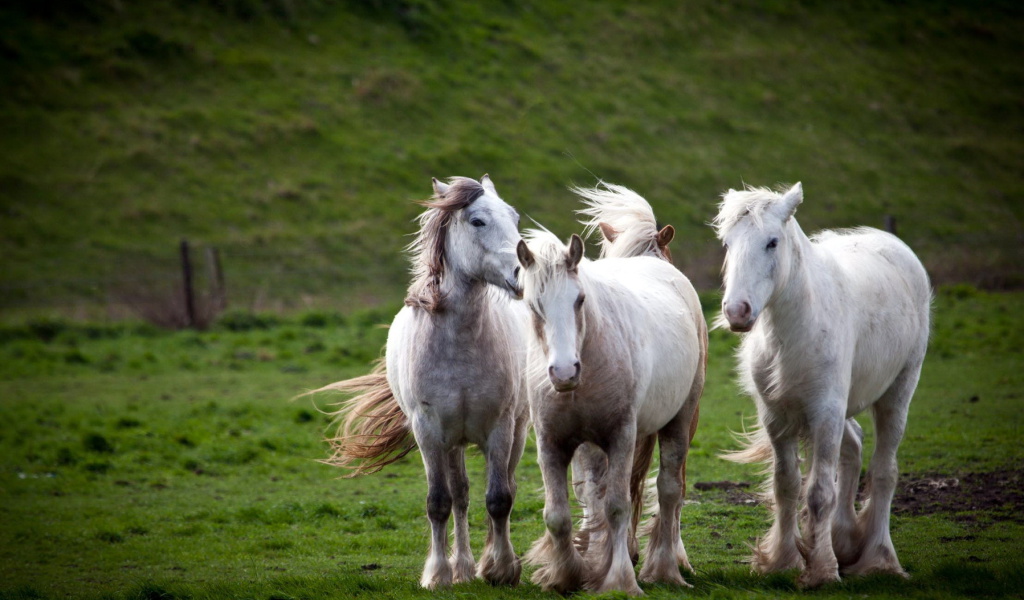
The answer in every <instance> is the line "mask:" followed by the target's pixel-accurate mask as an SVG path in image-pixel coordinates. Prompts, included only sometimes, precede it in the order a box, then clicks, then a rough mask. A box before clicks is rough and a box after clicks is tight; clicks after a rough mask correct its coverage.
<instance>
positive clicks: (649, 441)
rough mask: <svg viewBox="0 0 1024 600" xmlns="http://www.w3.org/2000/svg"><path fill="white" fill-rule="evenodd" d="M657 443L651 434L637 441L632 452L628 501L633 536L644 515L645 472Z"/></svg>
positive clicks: (652, 458)
mask: <svg viewBox="0 0 1024 600" xmlns="http://www.w3.org/2000/svg"><path fill="white" fill-rule="evenodd" d="M657 441H658V434H656V433H652V434H651V435H648V436H645V437H642V438H639V439H637V441H636V447H635V449H634V450H633V471H632V472H631V473H630V476H629V499H630V502H631V503H632V505H633V514H632V519H631V520H630V531H631V532H633V535H636V532H637V529H638V527H639V526H640V519H641V518H643V515H644V504H645V496H644V489H645V488H646V486H647V472H648V471H650V469H651V462H653V461H654V445H655V443H656V442H657Z"/></svg>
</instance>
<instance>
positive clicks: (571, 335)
mask: <svg viewBox="0 0 1024 600" xmlns="http://www.w3.org/2000/svg"><path fill="white" fill-rule="evenodd" d="M528 239H529V240H530V242H531V244H532V245H533V249H532V250H531V248H530V246H529V245H527V243H526V242H525V241H520V242H519V246H518V247H517V249H516V253H517V255H518V257H519V263H520V265H522V269H523V270H522V273H521V274H520V279H521V280H522V282H523V299H524V300H525V301H526V304H527V306H529V308H530V312H531V314H532V316H533V329H534V334H535V342H536V343H538V344H540V345H541V347H542V348H543V349H544V351H545V353H546V354H547V357H548V379H550V380H551V385H552V386H554V388H555V391H557V392H571V391H572V390H575V389H576V388H577V387H578V386H579V384H580V375H581V371H582V367H581V365H580V348H581V346H582V344H583V337H584V334H585V331H586V322H585V319H584V313H583V301H584V299H585V298H586V295H585V294H584V293H583V286H582V284H581V282H580V277H579V264H580V261H581V260H582V259H583V240H582V239H580V236H578V235H576V234H573V236H572V238H570V240H569V244H568V246H565V245H562V243H561V242H560V241H559V240H558V239H557V238H556V237H555V236H554V235H553V234H551V233H549V232H546V231H531V232H530V233H529V234H528Z"/></svg>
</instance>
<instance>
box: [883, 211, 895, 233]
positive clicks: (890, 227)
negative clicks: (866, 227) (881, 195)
mask: <svg viewBox="0 0 1024 600" xmlns="http://www.w3.org/2000/svg"><path fill="white" fill-rule="evenodd" d="M885 230H886V231H888V232H889V233H891V234H893V235H896V217H894V216H892V215H885Z"/></svg>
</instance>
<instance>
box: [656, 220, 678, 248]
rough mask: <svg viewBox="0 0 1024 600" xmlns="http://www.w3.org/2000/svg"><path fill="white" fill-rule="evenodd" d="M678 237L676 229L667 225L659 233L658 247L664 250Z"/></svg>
mask: <svg viewBox="0 0 1024 600" xmlns="http://www.w3.org/2000/svg"><path fill="white" fill-rule="evenodd" d="M674 237H676V228H675V227H672V226H671V225H666V226H664V227H662V228H661V231H659V232H658V247H659V248H664V247H665V246H668V243H669V242H671V241H672V238H674Z"/></svg>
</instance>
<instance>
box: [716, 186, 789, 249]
mask: <svg viewBox="0 0 1024 600" xmlns="http://www.w3.org/2000/svg"><path fill="white" fill-rule="evenodd" d="M779 189H780V191H777V192H776V191H772V190H771V189H769V188H766V187H759V188H755V187H750V186H747V187H746V188H745V189H743V190H729V191H728V192H726V193H724V194H722V202H721V203H720V204H719V205H718V215H717V216H716V217H715V219H714V221H712V222H711V225H712V226H713V227H714V228H715V234H716V235H718V239H723V238H724V237H725V235H726V233H728V232H729V230H730V229H732V228H733V227H734V226H735V225H736V223H739V221H740V219H742V218H743V217H746V216H749V217H750V218H751V219H752V220H753V221H754V224H755V225H757V226H758V227H761V223H762V221H761V219H762V217H763V216H764V213H765V212H767V211H768V209H769V208H771V207H772V206H774V205H775V204H776V203H778V202H779V201H780V200H782V195H783V193H784V192H785V190H786V189H788V188H787V187H780V188H779Z"/></svg>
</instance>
